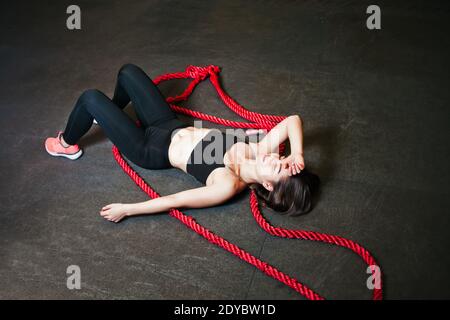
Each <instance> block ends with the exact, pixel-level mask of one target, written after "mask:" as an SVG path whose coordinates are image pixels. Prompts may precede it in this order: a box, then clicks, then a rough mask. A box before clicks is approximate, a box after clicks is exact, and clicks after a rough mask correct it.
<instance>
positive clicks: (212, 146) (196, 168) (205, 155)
mask: <svg viewBox="0 0 450 320" xmlns="http://www.w3.org/2000/svg"><path fill="white" fill-rule="evenodd" d="M217 139H222V143H220V141H219V140H218V141H217V142H218V143H219V145H217V144H216V143H214V142H215V141H216V140H217ZM238 140H239V141H242V142H245V143H248V142H249V137H248V136H245V138H244V139H240V137H238V136H236V135H234V134H228V133H224V132H222V131H220V130H218V129H212V130H211V131H210V132H208V134H206V136H204V137H203V139H202V140H201V141H200V142H199V143H197V145H196V146H195V148H194V150H192V153H191V155H190V156H189V159H188V162H187V165H186V171H187V173H189V174H190V175H192V176H193V177H195V178H196V179H197V180H198V181H200V182H202V183H203V184H206V179H208V176H209V174H210V173H211V172H212V171H213V170H215V169H217V168H220V167H225V164H224V163H223V157H224V155H225V153H226V152H227V151H228V149H230V148H231V147H232V146H233V144H235V143H236V142H238ZM243 140H244V141H243ZM216 151H219V152H218V154H217V155H216Z"/></svg>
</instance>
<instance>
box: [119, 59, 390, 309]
mask: <svg viewBox="0 0 450 320" xmlns="http://www.w3.org/2000/svg"><path fill="white" fill-rule="evenodd" d="M219 72H220V69H219V67H217V66H214V65H209V66H206V67H196V66H192V65H190V66H188V67H187V68H186V71H185V72H179V73H169V74H166V75H161V76H159V77H157V78H155V79H154V80H153V82H154V83H155V84H156V85H158V84H159V83H161V82H162V81H166V80H170V79H182V78H193V79H194V80H192V82H191V83H190V84H189V86H188V87H187V89H186V90H185V91H184V92H183V94H181V95H179V96H177V97H168V98H167V99H166V101H167V102H168V103H169V105H170V107H171V108H172V110H174V111H175V112H178V113H182V114H186V115H190V116H193V117H195V118H199V119H202V120H207V121H210V122H215V123H218V124H221V125H225V126H230V127H235V128H253V129H267V130H271V129H272V128H273V127H274V126H275V125H276V124H277V123H279V122H280V121H282V120H283V119H284V118H285V117H284V116H275V115H267V114H260V113H257V112H252V111H249V110H247V109H245V108H244V107H242V106H241V105H239V104H238V103H237V102H236V101H234V100H233V99H232V98H231V97H230V96H228V95H227V94H226V93H225V92H224V91H223V90H222V88H221V86H220V83H219V79H218V75H217V74H218V73H219ZM208 76H209V79H210V81H211V83H212V84H213V86H214V87H215V88H216V90H217V93H218V94H219V96H220V98H221V99H222V100H223V102H224V103H225V104H226V105H227V106H228V107H229V108H230V109H231V110H232V111H234V112H235V113H236V114H238V115H239V116H241V117H242V118H244V119H247V120H249V121H251V122H235V121H230V120H226V119H221V118H218V117H215V116H211V115H208V114H204V113H201V112H197V111H192V110H189V109H186V108H184V107H180V106H177V105H174V104H172V103H173V102H179V101H182V100H187V99H188V98H189V96H190V95H191V94H192V91H193V90H194V88H195V86H196V85H197V84H198V83H200V82H201V81H203V80H205V79H206V78H207V77H208ZM136 123H137V125H138V126H140V122H139V120H137V122H136ZM281 147H282V148H283V149H284V144H282V145H281ZM112 151H113V154H114V158H115V159H116V161H117V162H118V163H119V165H120V166H121V167H122V169H123V170H124V171H125V173H126V174H128V175H129V176H130V177H131V179H132V180H133V181H134V182H135V183H136V184H137V185H138V186H139V187H140V188H141V189H142V190H143V191H144V192H145V193H147V194H148V196H149V197H150V198H157V197H159V194H158V193H156V192H155V191H154V190H153V189H152V188H151V187H150V186H149V185H148V184H147V183H146V182H145V181H144V180H143V179H142V178H141V177H140V176H139V175H138V173H136V172H135V171H134V170H133V169H132V168H131V167H130V166H129V164H128V163H127V162H126V161H125V160H124V159H123V157H122V155H121V154H120V152H119V150H118V149H117V147H116V146H113V148H112ZM250 207H251V210H252V213H253V217H254V218H255V220H256V222H257V223H258V224H259V226H260V227H261V228H263V229H264V231H266V232H268V233H269V234H271V235H273V236H277V237H283V238H291V239H303V240H311V241H321V242H325V243H329V244H332V245H336V246H340V247H344V248H347V249H350V250H352V251H353V252H354V253H356V254H357V255H359V256H360V257H361V258H362V259H363V260H364V262H365V263H366V264H367V265H369V266H372V269H371V270H372V275H373V276H374V277H376V279H378V283H377V285H376V286H375V288H374V289H373V299H374V300H381V299H382V297H383V294H382V286H381V271H380V268H379V267H378V264H377V262H376V261H375V259H374V258H373V257H372V255H371V254H370V253H369V251H367V250H366V249H365V248H363V247H362V246H360V245H359V244H357V243H356V242H354V241H351V240H348V239H345V238H342V237H339V236H335V235H329V234H326V233H319V232H313V231H306V230H289V229H284V228H280V227H273V226H272V225H270V224H269V223H268V222H267V221H266V220H265V219H264V217H263V216H262V214H261V212H260V210H259V208H258V199H257V196H256V194H255V192H254V191H253V190H252V191H251V195H250ZM169 214H170V215H171V216H172V217H174V218H176V219H178V220H180V221H181V222H182V223H183V224H185V225H186V226H187V227H188V228H190V229H192V230H194V231H195V232H196V233H198V234H199V235H201V236H202V237H204V238H205V239H206V240H208V241H209V242H211V243H213V244H215V245H217V246H219V247H222V248H223V249H225V250H227V251H229V252H231V253H232V254H234V255H236V256H238V257H239V258H240V259H242V260H244V261H246V262H248V263H250V264H252V265H253V266H255V267H256V268H258V269H259V270H261V271H262V272H264V273H265V274H267V275H268V276H270V277H272V278H274V279H276V280H278V281H280V282H282V283H284V284H286V285H287V286H289V287H291V288H292V289H294V290H295V291H297V292H299V293H300V294H301V295H303V296H304V297H306V298H308V299H310V300H323V299H324V298H323V297H321V296H320V295H319V294H317V293H316V292H314V291H313V290H311V289H310V288H308V287H307V286H305V285H304V284H302V283H300V282H299V281H297V280H296V279H295V278H293V277H290V276H288V275H287V274H285V273H283V272H281V271H279V270H277V269H276V268H275V267H273V266H272V265H270V264H268V263H267V262H264V261H262V260H260V259H258V258H256V257H255V256H253V255H251V254H250V253H248V252H247V251H245V250H243V249H241V248H239V247H238V246H236V245H234V244H232V243H230V242H228V241H227V240H225V239H224V238H222V237H220V236H218V235H216V234H214V233H213V232H211V231H209V230H208V229H206V228H205V227H203V226H201V225H200V224H198V223H197V222H196V221H195V219H193V218H192V217H190V216H187V215H185V214H184V213H182V212H181V211H179V210H177V209H171V210H170V212H169Z"/></svg>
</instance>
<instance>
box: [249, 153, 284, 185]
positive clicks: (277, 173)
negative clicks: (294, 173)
mask: <svg viewBox="0 0 450 320" xmlns="http://www.w3.org/2000/svg"><path fill="white" fill-rule="evenodd" d="M256 163H257V166H256V173H257V175H258V177H259V180H260V181H261V183H262V184H264V183H270V184H272V185H273V184H276V183H277V182H278V181H280V179H283V178H285V177H288V176H289V167H288V164H287V163H285V164H283V162H282V159H280V155H279V154H278V153H270V154H266V155H262V156H258V157H257V158H256Z"/></svg>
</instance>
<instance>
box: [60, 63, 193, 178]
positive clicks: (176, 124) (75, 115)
mask: <svg viewBox="0 0 450 320" xmlns="http://www.w3.org/2000/svg"><path fill="white" fill-rule="evenodd" d="M130 100H131V102H132V103H133V106H134V109H135V112H136V116H137V117H138V119H139V121H140V122H141V127H137V125H136V123H135V121H134V120H132V119H131V118H130V117H129V116H128V115H127V114H126V113H125V112H124V111H123V109H124V108H125V106H126V105H127V104H128V103H129V102H130ZM94 118H95V120H97V122H98V124H99V125H100V126H101V127H102V129H103V130H104V132H105V134H106V135H107V137H108V138H109V139H110V140H111V141H112V143H113V144H114V145H116V146H117V148H118V149H119V150H120V152H121V153H123V155H125V156H126V157H127V158H128V159H129V160H131V161H132V162H134V163H135V164H137V165H138V166H140V167H142V168H146V169H164V168H170V167H171V164H170V162H169V154H168V151H169V144H170V140H171V137H172V132H173V131H174V130H175V129H178V128H184V127H187V126H189V125H188V124H186V123H184V122H182V121H181V120H179V119H178V118H177V116H176V114H175V113H174V112H173V111H172V110H171V109H170V106H169V104H168V103H167V102H166V100H165V98H164V96H163V95H162V94H161V92H160V91H159V89H158V87H157V86H156V85H155V84H154V83H153V81H152V80H151V79H150V78H149V77H148V76H147V75H146V74H145V72H144V71H142V69H140V68H139V67H137V66H135V65H133V64H126V65H124V66H123V67H122V68H120V71H119V74H118V76H117V84H116V88H115V91H114V97H113V99H112V100H111V99H109V98H108V97H107V96H106V95H105V94H104V93H102V92H101V91H99V90H96V89H90V90H86V91H85V92H83V94H82V95H81V96H80V97H79V98H78V101H77V103H76V105H75V107H74V109H73V110H72V112H71V113H70V116H69V120H68V122H67V125H66V129H65V130H64V133H63V138H64V140H65V141H66V142H67V143H68V144H71V145H73V144H76V143H77V142H78V140H79V139H80V138H81V137H82V136H83V135H84V134H85V133H86V132H88V130H89V128H90V127H91V126H92V121H93V119H94Z"/></svg>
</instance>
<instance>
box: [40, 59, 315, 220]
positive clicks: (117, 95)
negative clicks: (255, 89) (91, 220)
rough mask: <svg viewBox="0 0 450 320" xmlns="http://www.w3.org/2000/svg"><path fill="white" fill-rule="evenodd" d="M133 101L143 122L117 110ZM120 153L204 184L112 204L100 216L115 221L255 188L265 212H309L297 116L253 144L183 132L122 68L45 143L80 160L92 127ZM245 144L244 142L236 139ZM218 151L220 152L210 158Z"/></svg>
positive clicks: (311, 183)
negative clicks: (108, 90) (286, 146)
mask: <svg viewBox="0 0 450 320" xmlns="http://www.w3.org/2000/svg"><path fill="white" fill-rule="evenodd" d="M130 101H131V102H132V103H133V106H134V109H135V112H136V115H137V117H138V119H139V121H140V123H141V127H137V126H136V124H135V122H134V121H133V120H132V119H131V118H130V117H129V116H128V115H127V114H126V113H125V112H124V111H123V109H124V108H125V106H126V105H127V104H128V103H129V102H130ZM94 119H95V121H97V123H98V124H99V125H100V126H101V127H102V129H103V131H104V132H105V134H106V136H107V137H108V138H109V139H110V140H111V141H112V143H113V144H114V145H115V146H117V148H118V149H119V150H120V152H121V153H122V154H123V155H125V156H126V157H127V159H129V160H130V161H132V162H133V163H135V164H136V165H138V166H140V167H142V168H146V169H153V170H155V169H166V168H172V167H174V168H178V169H180V170H182V171H184V172H186V173H188V174H190V175H192V176H194V177H195V178H196V179H197V180H198V181H200V182H201V183H203V184H204V185H205V186H202V187H199V188H195V189H190V190H186V191H181V192H178V193H175V194H171V195H167V196H163V197H159V198H156V199H151V200H148V201H145V202H140V203H127V204H124V203H112V204H109V205H107V206H105V207H103V208H102V209H101V211H100V214H101V216H103V217H104V218H105V219H107V220H109V221H113V222H119V221H121V220H122V219H123V218H124V217H127V216H133V215H139V214H152V213H158V212H166V211H169V210H170V209H171V208H177V209H181V208H203V207H210V206H215V205H219V204H222V203H224V202H225V201H227V200H229V199H230V198H232V197H233V196H234V195H236V194H238V193H239V192H241V191H242V190H244V189H245V188H246V187H247V186H249V187H251V188H252V189H254V190H255V191H256V193H257V195H258V197H259V198H261V199H262V200H263V202H264V203H265V204H266V206H268V207H269V208H271V209H273V210H275V211H277V212H280V213H283V214H289V215H299V214H304V213H307V212H309V211H310V210H311V209H312V202H311V198H312V195H313V194H314V193H315V191H316V189H317V187H318V185H319V178H318V176H317V175H315V174H313V173H311V172H309V171H308V170H307V169H305V163H304V158H303V128H302V120H301V118H300V117H299V116H298V115H292V116H289V117H286V118H285V119H284V120H283V121H281V122H280V123H278V124H277V125H276V126H275V127H274V128H273V129H272V130H270V132H269V133H268V134H266V135H265V136H264V138H263V139H262V140H261V141H259V142H250V139H249V137H248V136H246V135H244V138H243V139H239V137H240V135H239V134H230V133H229V132H228V130H227V132H226V133H224V132H221V131H220V130H218V129H209V128H198V127H194V126H189V125H188V124H186V123H184V122H182V121H181V120H180V119H178V118H177V116H176V114H175V113H174V112H173V111H172V110H171V109H170V106H169V105H168V103H167V102H166V100H165V99H164V97H163V95H162V94H161V92H160V91H159V89H158V88H157V87H156V85H155V84H154V83H153V81H152V80H151V79H150V78H149V77H148V76H147V75H146V74H145V72H144V71H142V70H141V69H140V68H139V67H137V66H135V65H133V64H126V65H124V66H123V67H122V68H121V69H120V71H119V74H118V78H117V84H116V88H115V91H114V97H113V99H112V100H111V99H109V98H108V97H107V96H106V95H105V94H103V93H102V92H100V91H98V90H93V89H91V90H87V91H85V92H84V93H83V94H82V95H81V96H80V98H79V99H78V101H77V103H76V105H75V107H74V109H73V110H72V112H71V114H70V116H69V119H68V122H67V125H66V128H65V130H64V132H63V131H59V132H58V135H57V137H56V138H53V137H50V138H47V140H46V141H45V148H46V150H47V152H48V153H49V154H51V155H52V156H63V157H66V158H68V159H71V160H75V159H78V158H79V157H80V156H81V155H82V153H83V150H82V149H81V148H80V147H79V146H78V145H77V144H76V143H77V142H78V141H79V140H80V138H81V137H82V136H83V135H84V134H86V133H87V132H88V130H89V129H90V127H91V126H92V123H93V121H94ZM287 139H289V142H290V146H291V154H290V155H289V156H288V157H286V158H283V157H281V158H280V155H279V154H278V148H279V145H280V143H282V142H284V141H285V140H287ZM237 140H244V141H237ZM216 151H218V152H216Z"/></svg>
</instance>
